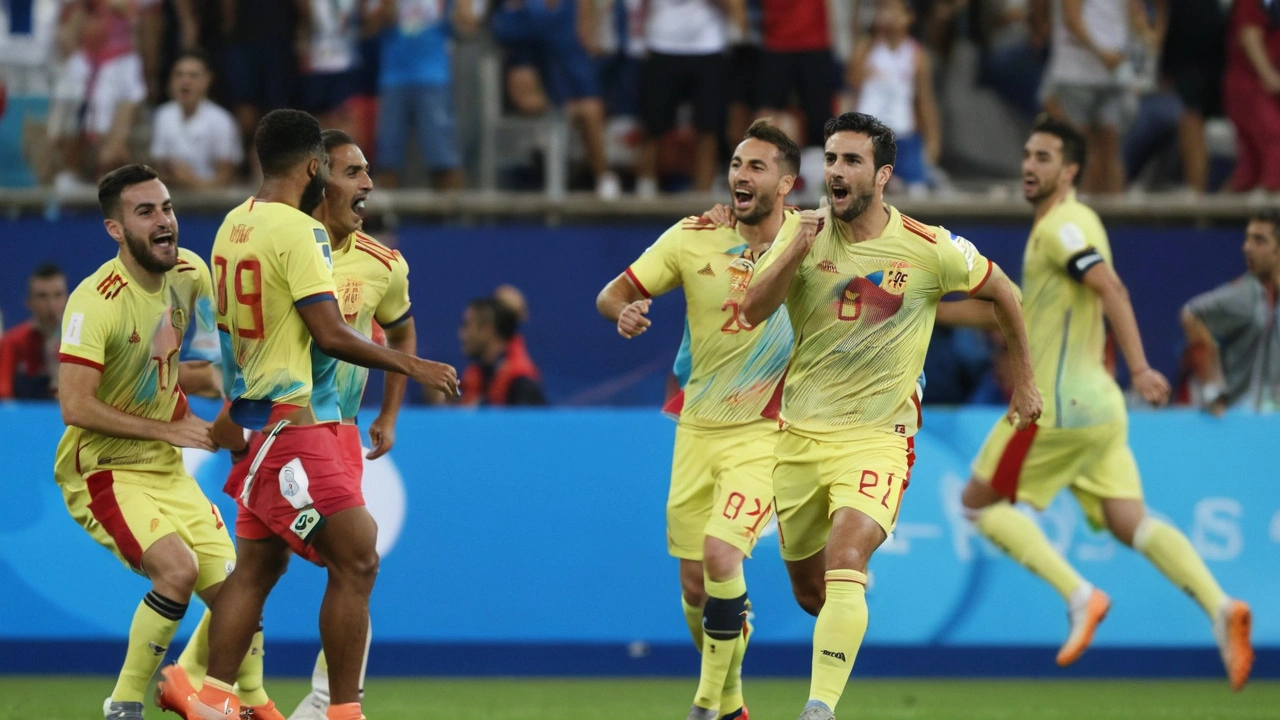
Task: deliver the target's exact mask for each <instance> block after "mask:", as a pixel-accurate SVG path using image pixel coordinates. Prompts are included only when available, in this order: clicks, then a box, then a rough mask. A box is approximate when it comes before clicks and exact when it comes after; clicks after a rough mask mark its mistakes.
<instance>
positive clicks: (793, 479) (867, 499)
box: [741, 113, 1041, 720]
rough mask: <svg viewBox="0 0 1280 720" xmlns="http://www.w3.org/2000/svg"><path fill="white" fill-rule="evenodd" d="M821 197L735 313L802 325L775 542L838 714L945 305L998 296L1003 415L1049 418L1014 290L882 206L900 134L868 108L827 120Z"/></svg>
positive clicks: (823, 713)
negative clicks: (809, 624) (948, 297)
mask: <svg viewBox="0 0 1280 720" xmlns="http://www.w3.org/2000/svg"><path fill="white" fill-rule="evenodd" d="M825 135H826V148H825V150H826V152H825V159H826V198H827V202H828V203H829V207H824V208H823V209H822V210H820V211H818V212H812V211H810V212H806V213H805V214H804V215H805V217H804V218H803V220H802V222H801V225H800V227H799V230H798V232H796V233H795V234H794V235H792V236H790V237H787V238H786V239H785V240H783V241H782V243H781V244H780V245H778V246H775V247H774V248H773V250H772V251H771V252H772V253H777V254H778V255H777V257H774V258H772V259H771V261H770V264H769V266H768V267H767V268H765V269H764V270H763V271H762V272H761V273H760V274H759V275H758V276H757V277H756V278H755V280H754V282H752V284H751V286H750V287H749V288H748V289H747V293H746V298H745V300H744V302H743V303H742V309H741V311H742V315H741V323H742V324H743V325H744V326H745V327H750V326H753V325H755V324H756V323H759V322H762V321H764V319H765V318H768V317H769V316H770V315H772V314H773V313H774V312H776V311H777V310H778V308H779V307H780V306H781V305H782V304H783V301H784V300H785V301H786V309H787V313H788V315H789V316H790V318H791V326H792V328H794V329H795V333H796V338H797V339H796V346H795V351H794V352H793V354H792V357H791V365H790V369H789V370H788V371H787V378H786V381H785V386H784V389H783V394H782V411H781V418H780V422H781V424H782V426H783V432H782V433H781V437H780V439H779V440H778V444H777V449H776V454H777V464H776V467H775V469H774V471H773V485H774V495H775V497H776V498H777V505H778V537H779V541H780V543H781V547H782V557H783V559H784V560H785V561H786V564H787V571H788V573H789V574H790V576H791V584H792V590H793V592H794V594H795V596H796V600H797V601H798V602H799V603H800V605H801V607H803V608H805V609H806V610H807V611H809V612H810V613H812V614H814V615H817V617H818V620H817V623H816V625H815V627H814V634H813V664H812V678H811V681H810V690H809V702H808V704H807V705H806V706H805V709H804V711H803V712H802V713H801V714H800V718H801V720H830V719H831V718H834V717H835V715H834V709H835V706H836V703H837V702H838V701H839V700H840V696H841V694H842V693H843V692H844V687H845V684H846V683H847V682H848V679H849V672H850V670H851V669H852V668H853V663H854V659H855V657H856V656H857V653H858V648H859V646H860V645H861V644H862V638H863V634H864V633H865V631H866V627H867V604H866V595H865V591H866V587H865V586H866V582H867V575H866V572H867V563H868V561H869V560H870V559H871V555H872V553H874V552H875V550H876V548H878V547H879V546H880V544H881V543H883V542H884V540H885V538H886V537H887V536H888V533H889V532H891V531H892V530H893V528H894V525H895V524H896V523H897V519H898V511H899V509H900V505H901V502H902V494H903V492H904V491H905V490H906V488H907V484H908V482H909V481H910V472H911V464H912V461H913V460H914V457H915V451H914V435H915V433H916V431H917V430H918V429H919V427H920V422H921V414H920V404H919V398H918V397H917V395H916V383H917V379H918V378H919V377H920V372H921V370H922V369H923V367H924V357H925V352H926V350H928V346H929V337H930V334H931V332H932V330H933V323H934V313H935V311H936V308H937V305H938V300H939V299H940V298H941V297H942V296H943V295H945V294H947V293H950V292H956V291H965V292H968V293H969V295H970V296H972V297H977V298H982V299H985V300H991V301H993V302H994V303H995V306H996V315H997V317H998V318H999V319H1000V327H1001V329H1002V330H1003V332H1004V336H1005V339H1006V340H1007V341H1008V344H1009V347H1010V354H1011V356H1012V361H1013V369H1014V374H1015V380H1016V386H1015V390H1014V395H1013V400H1012V402H1011V403H1010V406H1009V414H1008V419H1009V421H1010V422H1012V423H1016V424H1017V426H1018V427H1020V428H1022V427H1027V426H1028V425H1030V424H1031V423H1033V422H1035V420H1036V418H1037V417H1038V416H1039V414H1040V405H1041V401H1040V395H1039V393H1038V392H1037V391H1036V387H1035V383H1034V379H1033V377H1032V373H1031V362H1030V357H1029V354H1028V351H1027V340H1026V334H1025V331H1024V329H1023V325H1022V312H1021V310H1020V309H1019V305H1018V300H1017V297H1016V296H1015V294H1014V290H1013V286H1012V284H1011V283H1010V282H1009V280H1008V279H1007V278H1006V277H1005V276H1004V273H1003V272H1002V271H1001V270H1000V269H999V268H998V267H997V266H996V265H995V264H994V263H992V262H991V261H990V260H988V259H987V258H985V257H983V256H982V255H981V254H980V253H979V252H978V250H977V248H975V247H974V246H973V245H972V244H971V243H969V241H967V240H965V239H964V238H961V237H957V236H956V235H954V234H952V233H950V232H948V231H946V230H945V229H943V228H940V227H933V226H926V225H923V224H921V223H919V222H917V221H915V220H913V219H911V218H909V217H906V216H904V215H902V214H900V213H899V212H898V211H897V210H896V209H894V208H891V207H888V206H887V205H885V204H884V200H883V193H884V186H885V183H887V182H888V181H889V178H890V176H891V175H892V173H893V162H894V157H895V153H896V146H895V143H894V137H893V131H892V130H890V129H889V128H888V127H886V126H885V125H883V124H882V123H881V122H880V121H878V120H876V119H875V118H873V117H871V116H870V115H865V114H861V113H846V114H844V115H841V116H839V117H838V118H834V119H832V120H829V121H827V125H826V128H825Z"/></svg>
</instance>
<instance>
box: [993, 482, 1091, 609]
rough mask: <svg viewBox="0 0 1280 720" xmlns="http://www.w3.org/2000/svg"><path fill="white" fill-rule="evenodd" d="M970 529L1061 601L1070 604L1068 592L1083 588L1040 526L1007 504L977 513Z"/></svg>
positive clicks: (1075, 574)
mask: <svg viewBox="0 0 1280 720" xmlns="http://www.w3.org/2000/svg"><path fill="white" fill-rule="evenodd" d="M974 527H976V528H977V529H978V532H980V533H982V536H983V537H985V538H986V539H988V540H990V541H991V542H993V543H995V544H996V547H998V548H1000V549H1001V550H1003V551H1004V552H1005V554H1006V555H1008V556H1009V557H1010V558H1012V559H1013V560H1014V562H1017V563H1018V564H1019V565H1021V566H1022V567H1024V568H1026V569H1028V570H1030V571H1031V572H1032V573H1034V574H1035V575H1036V576H1037V577H1039V578H1040V579H1041V580H1044V581H1045V582H1047V583H1049V584H1050V585H1052V586H1053V589H1054V590H1057V591H1058V594H1059V595H1061V596H1062V599H1063V600H1066V601H1067V602H1070V601H1071V591H1072V590H1075V589H1076V588H1078V587H1080V586H1081V585H1083V584H1084V582H1085V580H1084V578H1082V577H1080V573H1078V572H1076V570H1075V568H1073V567H1071V564H1070V563H1068V562H1067V560H1066V558H1064V557H1062V555H1060V554H1059V553H1058V551H1057V550H1054V549H1053V545H1052V544H1050V543H1049V538H1047V537H1045V535H1044V532H1043V531H1041V530H1040V526H1039V525H1036V523H1035V521H1034V520H1032V519H1031V518H1029V517H1027V516H1026V515H1023V514H1022V513H1020V512H1018V511H1017V509H1015V508H1014V507H1013V505H1011V504H1009V503H1007V502H998V503H996V504H995V505H992V506H990V507H987V508H983V509H982V510H981V511H979V514H978V518H977V520H976V521H975V522H974Z"/></svg>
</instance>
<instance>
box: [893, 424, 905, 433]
mask: <svg viewBox="0 0 1280 720" xmlns="http://www.w3.org/2000/svg"><path fill="white" fill-rule="evenodd" d="M893 431H894V432H896V433H898V434H899V435H906V434H907V426H906V425H903V424H902V423H898V424H897V425H894V426H893Z"/></svg>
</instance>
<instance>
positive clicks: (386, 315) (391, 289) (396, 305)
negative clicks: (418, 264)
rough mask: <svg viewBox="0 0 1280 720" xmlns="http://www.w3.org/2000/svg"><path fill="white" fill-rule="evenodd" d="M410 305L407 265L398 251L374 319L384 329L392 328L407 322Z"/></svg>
mask: <svg viewBox="0 0 1280 720" xmlns="http://www.w3.org/2000/svg"><path fill="white" fill-rule="evenodd" d="M411 305H412V303H410V301H409V263H408V262H406V261H405V259H404V256H403V255H401V254H400V253H399V252H398V251H397V252H395V262H393V263H391V278H390V280H389V282H388V284H387V291H386V293H385V294H383V296H382V300H381V301H380V302H379V303H378V309H377V311H376V312H375V313H374V319H376V320H377V321H378V324H379V325H381V326H382V327H384V328H387V327H392V326H394V325H396V324H397V323H400V322H402V321H404V320H407V319H408V318H409V315H410V309H411Z"/></svg>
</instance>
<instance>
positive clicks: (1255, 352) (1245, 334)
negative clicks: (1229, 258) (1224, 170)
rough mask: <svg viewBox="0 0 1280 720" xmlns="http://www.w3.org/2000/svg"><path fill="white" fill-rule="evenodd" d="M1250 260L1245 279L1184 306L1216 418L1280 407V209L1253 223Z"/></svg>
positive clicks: (1247, 239) (1197, 370) (1247, 240)
mask: <svg viewBox="0 0 1280 720" xmlns="http://www.w3.org/2000/svg"><path fill="white" fill-rule="evenodd" d="M1244 262H1245V265H1246V266H1247V268H1248V272H1246V273H1245V274H1244V275H1241V276H1240V277H1238V278H1236V279H1235V280H1233V281H1231V282H1229V283H1227V284H1225V285H1222V286H1220V287H1217V288H1215V289H1213V290H1210V291H1209V292H1207V293H1203V294H1201V295H1197V296H1195V297H1194V298H1191V301H1190V302H1188V303H1187V304H1186V305H1185V306H1184V307H1183V308H1182V327H1183V330H1185V331H1186V334H1187V343H1188V344H1189V345H1190V346H1191V348H1192V352H1193V357H1197V358H1199V361H1198V362H1195V363H1194V370H1193V374H1194V376H1195V379H1196V380H1198V381H1199V384H1200V398H1199V401H1200V403H1201V404H1202V405H1203V406H1204V407H1205V409H1207V410H1209V411H1210V412H1212V413H1214V414H1215V415H1220V414H1222V412H1223V411H1225V410H1226V409H1227V408H1229V407H1247V408H1249V409H1251V410H1256V411H1260V412H1269V411H1272V410H1274V409H1275V407H1276V405H1277V403H1280V315H1278V314H1277V312H1276V304H1277V302H1276V301H1277V295H1278V294H1280V211H1278V210H1264V211H1261V212H1258V213H1256V214H1254V216H1253V218H1251V219H1250V220H1249V225H1248V227H1247V228H1246V229H1245V235H1244Z"/></svg>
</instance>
